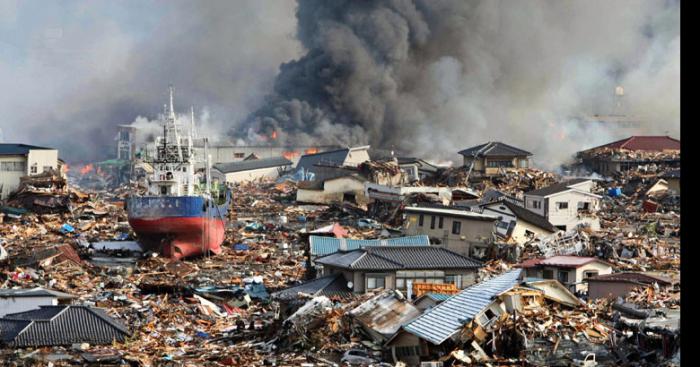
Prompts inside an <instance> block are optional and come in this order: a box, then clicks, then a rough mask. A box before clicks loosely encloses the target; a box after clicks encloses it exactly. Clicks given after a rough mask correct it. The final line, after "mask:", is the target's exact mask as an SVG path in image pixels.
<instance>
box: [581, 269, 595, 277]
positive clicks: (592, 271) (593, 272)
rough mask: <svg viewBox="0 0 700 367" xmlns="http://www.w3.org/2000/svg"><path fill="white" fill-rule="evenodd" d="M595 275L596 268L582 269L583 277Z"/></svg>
mask: <svg viewBox="0 0 700 367" xmlns="http://www.w3.org/2000/svg"><path fill="white" fill-rule="evenodd" d="M596 275H598V271H597V270H589V271H584V272H583V277H584V278H591V277H594V276H596Z"/></svg>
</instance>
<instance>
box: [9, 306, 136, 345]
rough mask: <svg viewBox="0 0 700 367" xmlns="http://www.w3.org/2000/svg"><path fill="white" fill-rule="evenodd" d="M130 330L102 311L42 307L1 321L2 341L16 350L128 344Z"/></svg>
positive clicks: (73, 307) (65, 307)
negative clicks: (18, 348)
mask: <svg viewBox="0 0 700 367" xmlns="http://www.w3.org/2000/svg"><path fill="white" fill-rule="evenodd" d="M128 335H129V331H128V329H127V328H126V327H125V326H124V325H122V324H121V323H120V322H118V321H116V320H114V319H113V318H111V317H110V316H109V315H107V313H106V312H105V311H104V310H102V309H99V308H93V307H87V306H41V308H39V309H37V310H32V311H26V312H19V313H14V314H7V315H5V316H4V317H2V318H0V340H2V342H3V343H4V344H7V345H10V346H12V347H40V346H55V345H71V344H75V343H90V344H94V345H98V344H110V343H112V341H114V340H117V341H124V339H125V338H126V336H128Z"/></svg>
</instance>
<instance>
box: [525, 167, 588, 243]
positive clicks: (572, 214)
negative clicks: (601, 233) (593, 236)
mask: <svg viewBox="0 0 700 367" xmlns="http://www.w3.org/2000/svg"><path fill="white" fill-rule="evenodd" d="M593 185H594V183H593V180H590V179H574V180H569V181H565V182H560V183H556V184H554V185H551V186H547V187H545V188H541V189H538V190H533V191H529V192H526V193H525V196H524V198H525V208H526V209H527V210H530V211H531V212H534V213H536V214H539V215H541V216H543V217H545V218H547V220H548V221H549V222H550V223H552V224H553V225H554V226H555V227H557V228H559V229H562V230H566V231H568V230H571V229H573V228H575V227H576V226H578V225H584V226H590V228H591V229H592V230H594V231H595V230H598V229H600V222H599V220H598V218H597V217H596V216H595V213H596V212H597V211H598V210H599V209H600V199H601V196H600V195H596V194H594V193H592V192H591V190H592V189H593Z"/></svg>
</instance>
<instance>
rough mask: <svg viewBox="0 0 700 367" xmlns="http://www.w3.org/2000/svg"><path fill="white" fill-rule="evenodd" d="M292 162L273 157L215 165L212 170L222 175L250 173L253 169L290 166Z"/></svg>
mask: <svg viewBox="0 0 700 367" xmlns="http://www.w3.org/2000/svg"><path fill="white" fill-rule="evenodd" d="M291 165H292V162H291V161H290V160H289V159H287V158H284V157H273V158H265V159H249V160H245V161H240V162H229V163H217V164H215V165H214V166H213V168H215V169H217V170H219V171H221V172H222V173H233V172H242V171H250V170H254V169H262V168H271V167H283V166H291Z"/></svg>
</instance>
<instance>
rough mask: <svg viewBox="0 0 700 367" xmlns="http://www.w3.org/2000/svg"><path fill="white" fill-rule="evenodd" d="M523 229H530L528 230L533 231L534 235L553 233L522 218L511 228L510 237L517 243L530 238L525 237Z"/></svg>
mask: <svg viewBox="0 0 700 367" xmlns="http://www.w3.org/2000/svg"><path fill="white" fill-rule="evenodd" d="M525 231H530V232H532V233H534V234H535V237H537V236H541V235H547V234H551V233H553V232H550V231H547V230H544V229H542V228H540V227H537V226H535V225H532V224H530V223H528V222H526V221H524V220H518V222H517V224H516V225H515V228H514V229H513V233H512V234H511V237H512V238H513V240H515V242H517V243H520V244H522V243H525V242H527V241H528V240H529V239H530V238H529V237H527V236H526V235H525Z"/></svg>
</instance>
